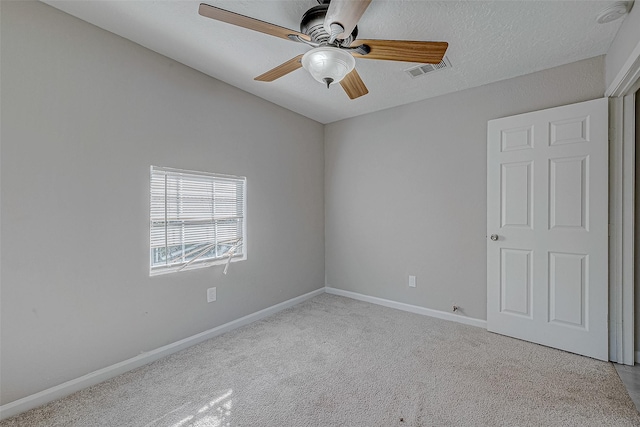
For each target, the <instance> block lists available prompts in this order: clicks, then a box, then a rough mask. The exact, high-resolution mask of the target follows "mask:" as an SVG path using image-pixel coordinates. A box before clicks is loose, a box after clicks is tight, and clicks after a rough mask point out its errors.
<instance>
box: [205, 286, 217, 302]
mask: <svg viewBox="0 0 640 427" xmlns="http://www.w3.org/2000/svg"><path fill="white" fill-rule="evenodd" d="M215 300H216V288H209V289H207V302H213V301H215Z"/></svg>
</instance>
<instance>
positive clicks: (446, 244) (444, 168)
mask: <svg viewBox="0 0 640 427" xmlns="http://www.w3.org/2000/svg"><path fill="white" fill-rule="evenodd" d="M603 94H604V58H603V57H597V58H593V59H589V60H585V61H580V62H576V63H573V64H569V65H565V66H562V67H558V68H554V69H550V70H546V71H541V72H537V73H534V74H529V75H526V76H522V77H517V78H514V79H510V80H505V81H501V82H497V83H493V84H490V85H486V86H482V87H478V88H474V89H469V90H465V91H462V92H457V93H454V94H449V95H445V96H442V97H438V98H433V99H429V100H426V101H422V102H418V103H414V104H409V105H405V106H401V107H396V108H393V109H389V110H386V111H381V112H378V113H373V114H368V115H365V116H361V117H356V118H352V119H348V120H344V121H341V122H336V123H332V124H330V125H327V126H325V247H326V250H325V261H326V283H327V286H332V287H336V288H340V289H344V290H348V291H353V292H359V293H362V294H366V295H370V296H375V297H380V298H386V299H390V300H394V301H399V302H403V303H409V304H414V305H418V306H422V307H426V308H430V309H436V310H443V311H450V310H451V306H452V304H454V303H455V304H457V305H459V306H461V307H462V309H463V313H464V314H465V315H467V316H471V317H474V318H479V319H486V272H487V270H486V238H485V236H486V211H487V203H486V133H487V121H488V120H490V119H495V118H499V117H504V116H510V115H514V114H519V113H524V112H528V111H534V110H539V109H543V108H549V107H554V106H558V105H563V104H570V103H574V102H579V101H586V100H589V99H593V98H598V97H602V96H603ZM409 274H412V275H416V276H417V287H416V288H415V289H414V288H409V287H408V286H407V276H408V275H409Z"/></svg>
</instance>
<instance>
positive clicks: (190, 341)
mask: <svg viewBox="0 0 640 427" xmlns="http://www.w3.org/2000/svg"><path fill="white" fill-rule="evenodd" d="M324 292H325V289H324V288H320V289H316V290H315V291H312V292H309V293H307V294H304V295H300V296H299V297H295V298H291V299H290V300H287V301H284V302H281V303H279V304H276V305H274V306H271V307H268V308H265V309H264V310H260V311H257V312H255V313H252V314H249V315H247V316H244V317H241V318H240V319H236V320H233V321H231V322H229V323H225V324H224V325H220V326H218V327H216V328H213V329H209V330H208V331H204V332H201V333H199V334H196V335H193V336H190V337H188V338H185V339H182V340H180V341H176V342H174V343H171V344H167V345H165V346H162V347H160V348H157V349H155V350H151V351H148V352H145V353H142V354H140V355H138V356H135V357H132V358H131V359H127V360H124V361H122V362H119V363H116V364H115V365H111V366H107V367H106V368H102V369H98V370H97V371H94V372H91V373H89V374H86V375H83V376H81V377H79V378H75V379H73V380H70V381H67V382H65V383H62V384H60V385H57V386H54V387H51V388H48V389H46V390H43V391H41V392H38V393H35V394H32V395H30V396H27V397H24V398H22V399H18V400H15V401H13V402H10V403H7V404H5V405H2V406H0V420H3V419H5V418H8V417H12V416H14V415H17V414H20V413H22V412H24V411H28V410H29V409H33V408H36V407H38V406H42V405H44V404H46V403H49V402H51V401H54V400H56V399H60V398H62V397H65V396H68V395H69V394H71V393H75V392H76V391H79V390H82V389H84V388H87V387H90V386H92V385H96V384H99V383H101V382H103V381H106V380H108V379H110V378H113V377H115V376H117V375H120V374H123V373H125V372H127V371H130V370H132V369H135V368H138V367H140V366H144V365H147V364H149V363H151V362H154V361H156V360H158V359H161V358H163V357H166V356H168V355H170V354H172V353H175V352H178V351H180V350H183V349H185V348H187V347H191V346H192V345H195V344H198V343H200V342H202V341H206V340H208V339H210V338H213V337H215V336H218V335H221V334H224V333H225V332H229V331H231V330H233V329H237V328H239V327H241V326H245V325H248V324H249V323H252V322H255V321H257V320H260V319H263V318H265V317H267V316H271V315H272V314H275V313H277V312H279V311H282V310H284V309H287V308H289V307H293V306H294V305H296V304H299V303H301V302H303V301H305V300H308V299H309V298H313V297H315V296H317V295H320V294H323V293H324Z"/></svg>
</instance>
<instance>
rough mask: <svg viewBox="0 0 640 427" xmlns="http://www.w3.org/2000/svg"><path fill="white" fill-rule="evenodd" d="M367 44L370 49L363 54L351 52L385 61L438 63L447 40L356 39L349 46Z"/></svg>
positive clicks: (362, 56) (365, 57)
mask: <svg viewBox="0 0 640 427" xmlns="http://www.w3.org/2000/svg"><path fill="white" fill-rule="evenodd" d="M363 44H364V45H367V46H369V48H370V49H371V51H370V52H369V53H367V54H366V55H363V54H361V53H358V52H352V54H353V56H355V57H356V58H363V59H383V60H386V61H404V62H419V63H421V64H438V63H439V62H440V61H442V57H443V56H444V54H445V52H446V51H447V47H448V46H449V43H447V42H420V41H411V40H356V41H354V42H353V43H352V44H351V46H350V47H352V48H353V47H357V46H360V45H363Z"/></svg>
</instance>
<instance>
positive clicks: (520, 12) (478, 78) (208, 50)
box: [45, 0, 622, 123]
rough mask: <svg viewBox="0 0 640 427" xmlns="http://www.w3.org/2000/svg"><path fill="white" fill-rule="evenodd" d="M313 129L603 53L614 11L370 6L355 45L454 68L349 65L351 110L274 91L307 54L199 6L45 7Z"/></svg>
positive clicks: (267, 16)
mask: <svg viewBox="0 0 640 427" xmlns="http://www.w3.org/2000/svg"><path fill="white" fill-rule="evenodd" d="M204 2H205V3H207V4H211V5H213V6H217V7H220V8H224V9H227V10H230V11H233V12H236V13H240V14H243V15H247V16H251V17H253V18H257V19H260V20H263V21H268V22H271V23H274V24H277V25H280V26H283V27H287V28H291V29H294V30H299V24H300V18H301V17H302V15H303V14H304V12H305V11H306V10H307V9H308V8H310V7H311V6H315V5H317V1H316V0H296V1H293V0H284V1H283V0H261V1H260V0H251V1H249V0H244V1H240V0H235V1H228V0H227V1H220V0H208V1H204ZM45 3H47V4H49V5H51V6H53V7H56V8H58V9H60V10H63V11H65V12H67V13H69V14H71V15H74V16H77V17H78V18H80V19H83V20H85V21H88V22H90V23H92V24H95V25H97V26H99V27H101V28H104V29H106V30H108V31H111V32H113V33H116V34H118V35H120V36H122V37H125V38H127V39H129V40H132V41H134V42H136V43H138V44H140V45H142V46H145V47H147V48H149V49H151V50H154V51H156V52H158V53H161V54H162V55H165V56H168V57H170V58H173V59H175V60H177V61H179V62H181V63H183V64H186V65H188V66H190V67H193V68H195V69H197V70H200V71H202V72H203V73H206V74H208V75H210V76H212V77H215V78H216V79H219V80H222V81H224V82H226V83H229V84H231V85H233V86H236V87H238V88H240V89H243V90H245V91H247V92H250V93H252V94H254V95H257V96H259V97H261V98H264V99H267V100H269V101H271V102H273V103H275V104H278V105H281V106H283V107H285V108H288V109H290V110H293V111H296V112H298V113H300V114H302V115H304V116H307V117H309V118H311V119H314V120H316V121H318V122H321V123H330V122H333V121H336V120H340V119H344V118H348V117H353V116H357V115H361V114H365V113H369V112H372V111H377V110H382V109H385V108H390V107H394V106H397V105H401V104H407V103H410V102H414V101H419V100H423V99H426V98H430V97H434V96H438V95H443V94H446V93H449V92H454V91H457V90H462V89H466V88H469V87H474V86H480V85H483V84H486V83H490V82H494V81H498V80H503V79H507V78H511V77H515V76H519V75H523V74H528V73H531V72H534V71H538V70H542V69H546V68H551V67H555V66H558V65H562V64H566V63H570V62H574V61H578V60H581V59H585V58H590V57H594V56H597V55H602V54H604V53H606V52H607V49H608V48H609V45H610V44H611V42H612V40H613V38H614V36H615V34H616V32H617V30H618V28H619V26H620V24H621V23H622V20H618V21H614V22H611V23H608V24H603V25H599V24H596V22H595V18H596V16H597V15H598V13H599V12H600V11H601V10H602V9H603V8H604V7H606V6H607V5H610V4H612V3H613V1H580V0H575V1H531V0H518V1H455V0H449V1H428V0H421V1H407V0H393V1H388V0H373V1H372V3H371V5H370V6H369V8H368V9H367V11H366V12H365V14H364V16H363V17H362V19H361V20H360V23H359V25H358V30H359V35H358V38H361V39H396V40H433V41H447V42H449V49H448V51H447V57H448V58H449V60H450V61H451V64H452V68H451V69H448V70H441V71H437V72H435V73H430V74H426V75H424V76H421V77H418V78H415V79H412V78H411V77H409V75H408V74H407V73H405V72H404V70H405V69H407V68H410V67H412V66H414V65H416V64H413V63H406V62H392V61H376V60H366V59H357V60H356V68H357V69H358V72H359V74H360V76H361V77H362V79H363V81H364V82H365V84H366V85H367V87H368V88H369V94H368V95H365V96H363V97H361V98H358V99H356V100H350V99H349V98H348V97H347V96H346V94H345V93H344V91H343V90H342V88H341V87H340V86H339V85H335V86H332V87H331V88H330V89H327V88H326V87H324V86H323V85H321V84H320V83H318V82H316V81H315V80H313V78H312V77H311V76H310V75H309V74H308V73H307V72H306V71H305V70H304V69H299V70H297V71H295V72H293V73H291V74H288V75H286V76H284V77H282V78H280V79H278V80H276V81H275V82H272V83H264V82H256V81H254V80H253V78H254V77H256V76H258V75H260V74H262V73H263V72H265V71H267V70H269V69H271V68H273V67H275V66H276V65H279V64H281V63H282V62H285V61H287V60H289V59H291V58H293V57H294V56H296V55H298V54H300V53H304V52H306V51H307V50H308V49H310V48H309V47H308V46H306V45H304V44H301V43H294V42H290V41H287V40H283V39H279V38H276V37H272V36H269V35H265V34H262V33H257V32H254V31H251V30H247V29H244V28H239V27H234V26H232V25H229V24H225V23H222V22H218V21H213V20H211V19H208V18H204V17H202V16H200V15H198V5H199V3H200V2H199V1H191V0H181V1H133V0H128V1H97V0H85V1H51V0H48V1H45Z"/></svg>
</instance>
